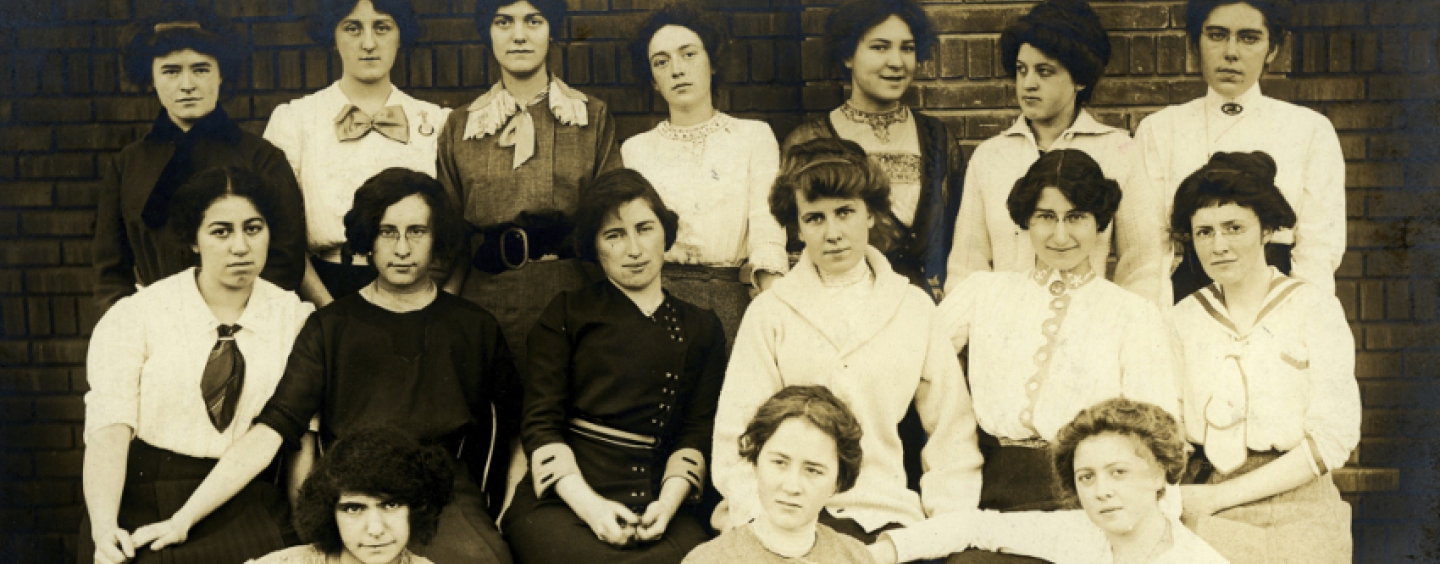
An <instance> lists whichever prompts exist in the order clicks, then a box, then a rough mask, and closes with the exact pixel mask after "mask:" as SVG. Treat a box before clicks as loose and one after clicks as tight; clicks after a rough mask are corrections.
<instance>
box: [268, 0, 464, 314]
mask: <svg viewBox="0 0 1440 564" xmlns="http://www.w3.org/2000/svg"><path fill="white" fill-rule="evenodd" d="M319 4H320V5H319V6H318V8H317V9H316V11H315V13H313V14H311V15H310V16H309V17H308V18H307V21H306V28H307V31H308V32H309V34H310V37H311V38H312V39H314V40H315V42H317V43H320V44H321V45H325V46H327V47H329V48H331V49H334V50H335V51H336V52H337V53H338V54H339V58H340V64H341V66H342V67H343V69H344V73H343V75H342V76H341V77H340V80H337V81H335V83H334V84H331V85H330V86H329V87H327V88H325V89H324V90H321V91H319V92H316V93H314V94H311V95H309V96H306V97H304V98H300V99H298V100H294V101H291V102H289V103H286V104H281V105H279V106H278V107H276V108H275V111H274V112H273V113H271V114H270V122H269V124H267V125H266V126H265V139H266V140H268V141H270V142H271V143H274V144H275V146H277V147H280V148H281V149H282V150H284V151H285V156H286V157H287V158H288V159H290V166H291V167H293V168H294V169H295V175H296V176H297V177H299V179H300V188H301V190H303V191H304V192H305V218H306V223H307V225H308V226H309V249H310V260H309V261H308V262H307V263H306V265H305V280H304V283H303V284H302V285H301V286H300V294H301V296H302V297H304V298H305V299H307V300H309V301H311V302H313V303H314V304H315V305H317V306H324V305H326V304H329V303H330V302H332V301H334V300H336V299H339V298H343V297H345V296H348V295H350V294H353V293H355V292H357V291H359V290H360V288H363V287H365V286H366V285H367V284H369V283H370V281H372V280H374V279H375V276H376V270H375V267H374V266H372V265H370V264H369V261H368V260H367V259H366V257H365V255H363V254H358V253H356V252H355V250H354V249H351V248H349V247H347V246H346V245H345V225H344V219H345V212H348V211H350V207H351V204H352V203H353V202H354V200H355V191H356V190H358V189H359V188H360V185H361V184H363V183H364V182H365V181H366V180H369V179H370V177H372V176H375V174H376V173H378V172H380V171H382V170H385V169H387V168H391V167H403V168H408V169H411V170H415V171H419V172H423V173H425V174H427V175H430V176H431V177H432V178H433V177H434V176H435V147H436V140H437V139H439V133H440V127H441V126H443V125H444V124H445V118H446V116H447V115H449V113H450V111H449V110H446V109H442V108H441V107H440V106H437V105H435V104H431V103H429V102H426V101H423V100H417V99H415V98H412V97H410V96H408V95H406V94H405V93H404V92H401V91H400V89H399V88H395V85H393V84H391V83H390V69H391V67H392V66H394V65H395V59H396V57H398V56H399V54H400V49H401V48H402V47H408V46H409V45H412V44H414V43H415V40H417V39H419V38H420V23H419V22H418V21H416V19H415V10H414V8H412V7H411V6H410V0H358V1H356V0H321V1H320V2H319ZM442 258H448V257H442Z"/></svg>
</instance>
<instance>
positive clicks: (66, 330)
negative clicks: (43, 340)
mask: <svg viewBox="0 0 1440 564" xmlns="http://www.w3.org/2000/svg"><path fill="white" fill-rule="evenodd" d="M88 263H89V261H84V262H77V263H76V264H88ZM81 299H83V300H86V301H89V300H90V297H89V296H86V297H84V298H81ZM79 321H80V320H79V317H78V316H77V312H76V301H75V298H72V297H68V296H60V297H55V298H50V322H51V324H52V325H51V327H50V328H51V330H52V331H53V332H54V334H56V335H76V334H79V333H80V324H79Z"/></svg>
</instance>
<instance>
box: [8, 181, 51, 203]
mask: <svg viewBox="0 0 1440 564" xmlns="http://www.w3.org/2000/svg"><path fill="white" fill-rule="evenodd" d="M54 204H55V198H54V188H53V185H52V184H50V183H48V182H13V183H8V184H6V185H4V186H0V206H4V207H20V208H33V207H45V206H52V205H54Z"/></svg>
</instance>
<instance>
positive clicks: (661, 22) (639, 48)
mask: <svg viewBox="0 0 1440 564" xmlns="http://www.w3.org/2000/svg"><path fill="white" fill-rule="evenodd" d="M667 25H673V26H676V27H683V28H685V29H688V30H690V31H693V32H695V35H698V36H700V43H702V44H703V45H704V46H705V55H706V56H708V57H709V58H710V74H711V75H712V76H711V77H710V92H711V93H714V92H715V88H716V85H718V84H719V83H720V76H722V73H721V72H720V53H721V52H723V51H724V49H725V46H726V44H728V43H729V40H730V38H729V36H728V35H727V34H726V33H725V24H724V22H723V21H722V20H720V19H719V18H716V17H714V15H713V14H711V13H710V11H709V10H706V9H704V7H702V6H700V5H698V4H696V3H695V2H692V1H690V0H679V1H677V2H674V3H670V4H666V5H665V7H664V8H661V9H660V11H658V12H655V15H653V16H650V19H649V20H646V21H645V25H643V26H641V27H640V31H638V32H636V33H635V39H633V40H631V41H630V61H631V64H634V65H635V78H636V80H639V81H640V84H641V85H642V86H649V85H651V84H654V71H647V69H649V68H650V40H651V39H654V38H655V33H656V32H658V31H660V28H663V27H665V26H667Z"/></svg>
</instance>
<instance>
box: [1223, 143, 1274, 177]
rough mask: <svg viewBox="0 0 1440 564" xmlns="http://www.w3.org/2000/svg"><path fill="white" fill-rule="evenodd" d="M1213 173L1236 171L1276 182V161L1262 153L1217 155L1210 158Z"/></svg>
mask: <svg viewBox="0 0 1440 564" xmlns="http://www.w3.org/2000/svg"><path fill="white" fill-rule="evenodd" d="M1210 166H1211V170H1212V171H1213V172H1221V171H1234V172H1239V173H1242V174H1250V175H1254V176H1258V177H1260V178H1264V179H1265V180H1267V181H1269V182H1270V183H1272V184H1273V183H1274V182H1275V172H1276V168H1275V159H1273V158H1271V157H1270V155H1268V154H1265V153H1264V152H1262V151H1254V152H1250V153H1215V155H1214V156H1212V157H1210Z"/></svg>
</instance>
